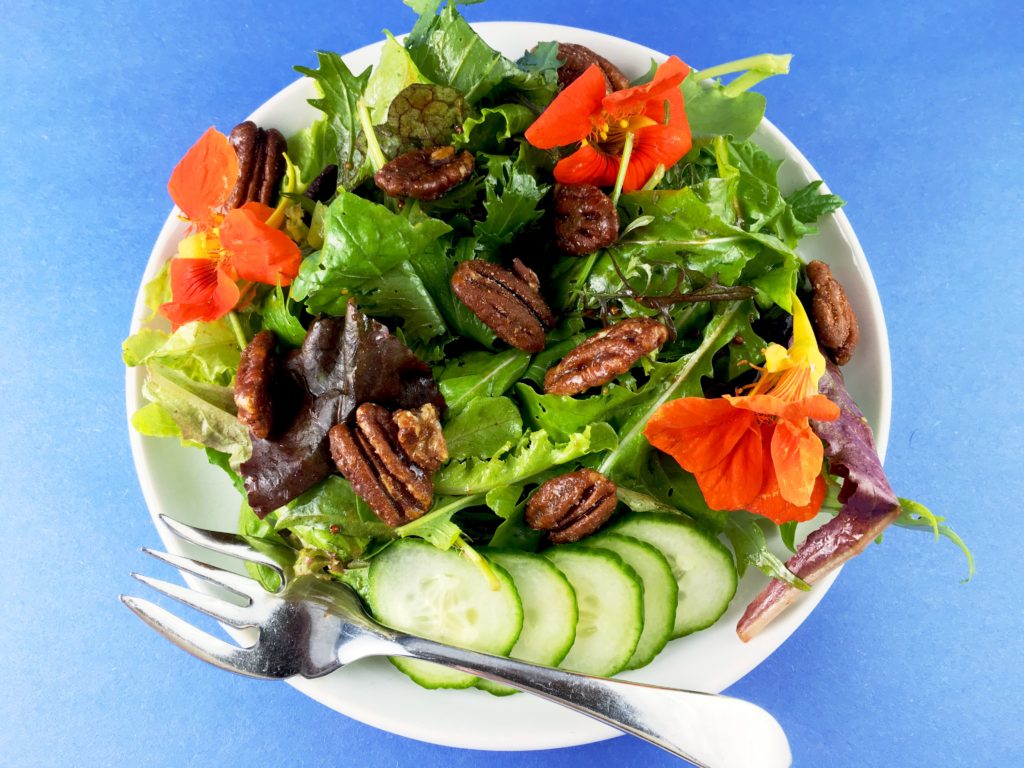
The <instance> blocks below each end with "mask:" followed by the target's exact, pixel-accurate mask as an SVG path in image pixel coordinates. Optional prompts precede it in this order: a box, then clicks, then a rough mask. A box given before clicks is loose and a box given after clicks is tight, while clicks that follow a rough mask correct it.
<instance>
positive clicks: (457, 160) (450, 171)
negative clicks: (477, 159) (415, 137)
mask: <svg viewBox="0 0 1024 768" xmlns="http://www.w3.org/2000/svg"><path fill="white" fill-rule="evenodd" d="M471 173H473V155H472V153H470V152H466V151H462V152H459V153H458V154H456V152H455V147H434V148H433V149H426V148H424V149H414V150H412V151H411V152H406V153H405V154H404V155H399V156H398V157H396V158H395V159H394V160H392V161H391V162H389V163H387V164H386V165H385V166H384V167H383V168H381V169H380V170H379V171H377V173H375V174H374V175H373V180H374V181H376V182H377V186H378V187H380V188H381V189H383V190H384V191H385V192H387V193H388V194H389V195H391V196H392V197H413V198H416V199H417V200H437V199H438V198H439V197H441V196H442V195H444V194H445V193H446V192H447V191H448V190H449V189H452V188H453V187H457V186H458V185H459V184H461V183H462V182H464V181H465V180H466V179H468V178H469V176H470V174H471Z"/></svg>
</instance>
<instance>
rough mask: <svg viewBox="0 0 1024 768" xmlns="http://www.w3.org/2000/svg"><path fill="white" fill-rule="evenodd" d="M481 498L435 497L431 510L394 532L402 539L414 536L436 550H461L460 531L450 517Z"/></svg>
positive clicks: (474, 496)
mask: <svg viewBox="0 0 1024 768" xmlns="http://www.w3.org/2000/svg"><path fill="white" fill-rule="evenodd" d="M482 498H483V497H482V496H481V495H479V494H476V495H470V496H463V497H461V498H454V499H453V498H445V497H443V496H438V497H435V499H434V506H433V509H431V510H430V511H429V512H427V514H425V515H424V516H423V517H420V518H418V519H416V520H413V521H412V522H411V523H406V524H405V525H400V526H398V527H397V528H395V529H394V532H395V534H396V535H398V536H399V537H400V538H403V539H404V538H407V537H409V536H415V537H416V538H418V539H423V540H424V541H429V542H430V543H431V544H433V545H434V546H435V547H437V548H438V549H451V548H452V547H456V546H458V547H459V548H460V549H462V548H464V547H465V543H464V542H463V541H462V530H461V529H460V528H459V526H457V525H456V524H455V523H453V522H452V515H454V514H455V513H456V512H458V511H459V510H460V509H465V508H466V507H472V506H474V505H476V504H479V503H480V501H481V499H482ZM460 545H461V546H460Z"/></svg>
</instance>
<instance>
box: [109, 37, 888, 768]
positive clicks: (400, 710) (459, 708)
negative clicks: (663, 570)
mask: <svg viewBox="0 0 1024 768" xmlns="http://www.w3.org/2000/svg"><path fill="white" fill-rule="evenodd" d="M475 26H476V29H477V30H478V31H479V32H480V34H481V35H482V36H483V37H484V38H485V39H486V40H487V42H489V43H490V44H491V45H492V46H494V47H495V48H497V49H498V50H500V51H502V52H503V53H504V54H506V55H507V56H510V57H512V58H516V57H518V56H519V55H520V54H521V53H522V52H523V51H524V50H525V49H527V48H529V47H531V46H533V45H534V44H535V43H536V42H537V41H539V40H562V41H568V42H576V43H582V44H583V45H587V46H590V47H591V48H593V49H595V50H597V51H599V52H600V53H601V54H603V55H604V56H606V57H608V58H609V59H611V60H612V61H614V62H616V63H617V64H618V65H619V66H620V67H622V69H623V70H624V71H625V72H626V73H627V74H628V75H630V76H635V75H638V74H640V73H641V72H643V71H646V69H647V67H648V64H649V62H650V60H651V59H652V58H654V59H657V60H662V59H664V58H665V56H664V55H663V54H660V53H658V52H656V51H653V50H651V49H649V48H646V47H644V46H642V45H637V44H635V43H631V42H628V41H626V40H621V39H619V38H615V37H611V36H608V35H604V34H599V33H596V32H591V31H587V30H582V29H575V28H572V27H561V26H556V25H550V24H530V23H523V22H490V23H483V24H478V25H475ZM379 47H380V45H379V44H374V45H370V46H366V47H364V48H361V49H359V50H357V51H354V52H353V53H350V54H348V55H347V56H345V61H346V62H347V63H348V65H349V67H351V68H352V69H353V70H355V71H361V70H363V69H364V68H365V67H367V66H369V65H372V64H376V61H377V57H378V52H379ZM313 95H314V87H313V83H312V81H310V80H308V79H302V80H299V81H296V82H295V83H293V84H291V85H290V86H288V87H287V88H285V89H284V90H282V91H281V92H279V93H278V94H277V95H275V96H274V97H273V98H271V99H270V100H269V101H267V102H266V103H265V104H264V105H263V106H261V107H260V108H259V109H257V110H256V111H255V112H253V113H252V115H251V119H253V120H255V121H256V122H257V123H259V124H261V125H266V126H276V127H277V128H279V129H281V130H282V131H283V132H284V133H285V134H286V135H290V134H292V133H294V132H296V131H298V130H300V129H302V128H303V127H305V126H306V125H307V124H309V123H310V122H311V121H313V120H314V119H316V117H317V116H318V115H319V114H320V113H319V112H318V111H317V110H315V109H314V108H312V107H310V106H309V105H308V104H307V103H306V99H307V98H309V97H311V96H313ZM221 127H222V128H223V127H224V126H221ZM755 139H756V141H757V142H758V144H760V145H761V146H762V147H763V148H764V149H765V150H767V151H768V152H769V153H771V154H772V155H774V156H775V157H781V158H784V159H785V160H786V162H785V164H784V165H783V168H782V171H781V183H782V186H783V189H784V191H788V190H790V189H794V188H796V187H798V186H800V185H802V184H805V183H807V182H808V181H811V180H813V179H817V178H819V177H818V174H817V173H816V172H815V171H814V169H813V168H812V167H811V165H810V164H809V163H808V162H807V160H806V159H805V158H804V156H803V155H802V154H800V152H799V150H797V149H796V147H794V146H793V145H792V144H791V143H790V142H789V140H787V139H786V137H785V136H783V135H782V133H781V132H779V130H778V129H777V128H775V127H774V126H773V125H771V124H770V123H769V122H768V121H767V120H766V121H764V123H763V124H762V125H761V127H760V129H759V130H758V132H757V134H756V136H755ZM819 227H820V232H819V234H817V235H815V236H812V237H808V238H806V239H805V240H804V241H803V242H802V243H801V246H800V249H799V250H800V253H801V256H802V257H803V258H804V259H806V260H808V261H809V260H811V259H821V260H822V261H825V262H828V263H829V264H830V265H831V266H832V269H833V271H834V272H835V274H836V276H837V277H838V278H839V280H840V282H842V284H843V285H844V286H845V287H846V290H847V293H848V294H849V296H850V299H851V301H852V302H853V305H854V307H855V309H856V311H857V313H858V316H859V318H860V322H861V340H860V345H859V346H858V349H857V355H856V358H855V360H854V362H853V363H852V364H851V365H850V366H848V368H847V369H846V378H847V384H848V386H849V389H850V391H851V392H852V393H853V395H854V397H855V398H856V399H857V401H858V402H859V403H860V405H861V408H862V409H863V411H864V413H865V415H866V416H867V418H868V420H869V421H870V423H871V424H872V426H873V427H874V430H875V436H876V439H877V442H878V446H879V450H880V452H882V454H883V456H884V451H885V446H886V443H887V441H888V433H889V419H890V406H891V371H890V364H889V344H888V338H887V336H886V330H885V323H884V320H883V317H882V308H881V304H880V302H879V298H878V293H877V291H876V289H875V284H874V280H873V279H872V276H871V271H870V269H869V268H868V264H867V261H866V259H865V257H864V253H863V251H862V250H861V247H860V244H859V243H858V242H857V237H856V235H855V234H854V232H853V230H852V228H851V227H850V224H849V222H848V221H847V219H846V216H845V215H844V214H843V212H842V211H839V212H837V213H836V214H834V215H832V216H830V217H828V218H827V219H826V220H824V221H822V222H820V224H819ZM183 233H184V227H183V225H182V224H181V222H180V221H178V220H177V218H176V217H175V216H174V215H173V213H172V215H170V216H169V217H168V219H167V221H166V223H165V224H164V227H163V229H162V231H161V232H160V236H159V237H158V238H157V241H156V244H155V245H154V247H153V252H152V254H151V256H150V259H149V263H148V265H147V267H146V272H145V275H144V276H143V279H142V283H143V284H145V283H146V282H147V281H149V280H150V279H152V278H153V277H154V276H155V275H156V273H157V272H158V271H159V269H160V267H161V265H162V264H163V263H164V262H165V261H166V260H167V259H168V258H170V257H171V256H172V255H173V254H174V252H175V246H176V243H177V241H178V240H179V239H180V238H181V236H182V235H183ZM145 315H146V310H145V307H144V305H143V301H142V293H141V289H140V293H139V297H138V300H137V302H136V306H135V313H134V317H133V319H132V325H131V330H132V332H134V331H136V330H137V329H138V328H139V327H140V325H141V324H142V321H143V318H144V317H145ZM142 379H143V374H142V371H140V370H137V369H129V371H128V374H127V408H128V413H129V416H130V415H131V414H132V413H134V411H135V410H136V409H137V408H139V407H140V406H141V405H143V403H144V401H143V399H142V397H141V392H140V388H141V385H142ZM129 433H130V440H131V448H132V455H133V457H134V460H135V465H136V468H137V471H138V475H139V482H140V483H141V485H142V491H143V495H144V496H145V499H146V503H147V505H148V506H149V510H150V514H151V515H153V516H154V520H155V516H156V515H157V514H158V513H161V512H162V513H165V514H168V515H170V516H171V517H173V518H176V519H178V520H181V521H183V522H186V523H193V524H197V525H202V526H204V527H208V528H215V529H222V530H234V529H235V522H236V520H237V513H238V507H239V500H238V496H237V494H236V492H235V491H234V489H233V488H232V487H231V485H230V483H229V482H228V480H227V479H226V477H225V476H224V474H223V473H222V472H221V471H220V470H219V469H216V468H214V467H211V466H210V465H208V464H207V462H206V460H205V457H204V456H203V454H202V453H201V452H200V451H196V450H191V449H185V448H182V447H180V446H179V445H178V443H177V442H176V441H174V440H156V439H151V438H143V437H141V436H139V435H138V434H137V433H135V432H134V430H131V429H130V428H129ZM158 529H159V526H158ZM160 534H161V536H162V538H163V539H164V543H165V544H166V545H167V546H168V547H169V548H170V549H171V550H172V551H177V552H184V553H186V554H188V550H187V548H184V547H182V546H181V545H179V544H178V543H177V542H176V541H174V540H171V539H170V538H169V536H168V534H166V532H165V531H163V530H160ZM776 546H777V548H778V553H779V554H780V555H782V556H783V557H784V556H785V551H784V550H783V549H782V547H781V545H779V544H778V542H776ZM207 558H208V555H207ZM222 562H223V561H222ZM834 578H835V576H834V575H833V576H832V577H831V578H829V579H826V580H825V582H823V583H821V584H819V585H818V586H817V587H815V589H814V591H813V593H812V594H810V595H808V596H807V597H805V598H803V599H801V600H800V601H798V603H797V604H796V605H795V606H793V607H792V608H790V609H789V610H788V611H787V612H786V613H784V614H783V615H782V616H781V617H780V618H779V619H778V620H776V621H775V623H774V624H772V625H771V626H770V627H769V628H768V629H767V630H766V631H765V632H764V633H762V634H761V635H760V636H759V637H757V638H755V639H754V640H753V641H752V642H750V643H749V644H746V645H745V644H743V643H741V642H740V641H739V640H738V639H737V637H736V634H735V632H734V627H735V624H736V621H737V619H738V618H739V617H740V615H741V614H742V612H743V609H744V607H745V606H746V604H747V603H748V602H749V600H750V599H751V598H752V597H753V596H754V595H755V594H757V592H758V591H759V590H760V589H761V587H762V586H763V585H764V583H765V577H764V576H763V575H762V574H761V573H760V572H759V571H757V570H754V569H749V570H748V572H747V574H746V576H745V577H744V578H743V580H742V581H741V583H740V586H739V591H738V592H737V594H736V597H735V599H734V600H733V602H732V605H731V607H730V609H729V611H728V613H727V614H726V615H725V616H724V617H723V618H722V619H721V620H720V621H719V622H718V624H716V625H715V626H714V627H712V628H710V629H708V630H705V631H703V632H699V633H697V634H696V635H692V636H690V637H686V638H683V639H680V640H675V641H673V642H672V643H670V644H669V646H668V647H667V648H666V649H665V651H664V652H662V654H661V655H660V656H659V657H658V658H657V659H655V661H654V662H653V663H652V664H651V665H650V666H648V667H646V668H644V669H642V670H638V671H636V672H631V673H629V674H628V675H624V676H625V677H628V678H629V679H633V680H639V681H643V682H648V683H657V684H662V685H670V686H677V687H682V688H691V689H697V690H705V691H721V690H723V689H725V688H727V687H728V686H730V685H732V684H733V683H734V682H736V681H737V680H738V679H740V678H741V677H743V676H744V675H745V674H747V673H748V672H749V671H750V670H752V669H753V668H754V667H756V666H757V665H758V664H760V663H761V662H762V661H763V660H764V659H765V658H766V657H767V656H768V655H770V654H771V653H772V652H773V651H774V650H775V649H776V648H777V647H778V646H779V645H780V644H781V643H782V642H783V641H784V640H785V639H786V638H787V637H789V635H790V634H792V633H793V631H794V630H795V629H796V628H797V627H798V626H800V624H801V623H802V622H803V621H804V619H805V618H806V617H807V615H808V614H809V613H810V612H811V610H813V608H814V606H815V605H817V603H818V602H819V601H820V600H821V599H822V597H824V595H825V593H826V592H827V591H828V588H829V586H830V585H831V583H832V581H833V579H834ZM193 586H197V585H193ZM289 682H290V684H291V685H294V686H295V687H296V688H297V689H299V690H300V691H302V692H303V693H305V694H306V695H308V696H310V697H311V698H313V699H315V700H317V701H319V702H321V703H323V704H325V705H326V706H328V707H331V708H332V709H335V710H337V711H338V712H341V713H343V714H345V715H348V716H349V717H353V718H356V719H357V720H361V721H362V722H364V723H368V724H370V725H373V726H376V727H378V728H382V729H384V730H387V731H391V732H393V733H397V734H401V735H403V736H408V737H411V738H414V739H419V740H422V741H428V742H433V743H436V744H444V745H450V746H456V747H466V748H475V749H491V750H526V749H543V748H551V747H564V746H571V745H575V744H584V743H588V742H593V741H598V740H601V739H606V738H609V737H611V736H615V735H617V733H618V732H617V731H614V730H612V729H610V728H608V727H607V726H604V725H601V724H599V723H597V722H595V721H592V720H589V719H588V718H586V717H583V716H581V715H577V714H575V713H572V712H569V711H568V710H564V709H562V708H560V707H558V706H556V705H554V704H551V703H548V702H544V701H540V700H538V699H534V698H532V697H530V696H526V695H519V696H512V697H506V698H496V697H493V696H491V695H489V694H487V693H484V692H482V691H477V690H465V691H427V690H424V689H422V688H419V687H418V686H416V685H414V684H413V683H411V682H410V681H409V680H407V679H406V678H405V677H403V676H402V675H401V674H400V673H399V672H397V671H396V670H395V669H394V668H392V667H391V666H390V664H388V663H387V662H386V661H384V660H379V659H378V660H368V661H363V662H359V663H356V664H354V665H352V666H349V667H346V668H344V669H341V670H338V671H337V672H335V673H334V674H332V675H329V676H328V677H326V678H322V679H319V680H303V679H296V680H294V681H289ZM254 684H258V683H254ZM765 703H767V704H768V706H769V708H770V702H765Z"/></svg>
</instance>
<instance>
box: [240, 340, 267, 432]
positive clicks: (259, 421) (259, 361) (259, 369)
mask: <svg viewBox="0 0 1024 768" xmlns="http://www.w3.org/2000/svg"><path fill="white" fill-rule="evenodd" d="M276 341H277V340H276V339H275V338H274V334H273V332H272V331H260V332H259V333H257V334H256V335H255V336H253V337H252V341H250V342H249V343H248V345H247V346H246V347H245V349H244V350H243V351H242V357H241V359H240V360H239V361H238V375H237V376H235V408H237V409H238V421H239V422H241V424H242V426H244V427H248V428H249V431H250V432H252V435H253V437H258V438H264V437H266V436H267V435H269V434H270V430H271V428H272V427H273V426H274V420H273V416H274V409H273V403H272V399H271V395H270V392H271V383H272V380H273V375H274V368H275V358H274V344H275V343H276Z"/></svg>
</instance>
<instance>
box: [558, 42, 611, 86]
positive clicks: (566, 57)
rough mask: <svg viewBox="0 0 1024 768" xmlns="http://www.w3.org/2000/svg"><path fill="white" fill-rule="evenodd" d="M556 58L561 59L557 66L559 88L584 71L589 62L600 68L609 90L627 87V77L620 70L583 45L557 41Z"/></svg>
mask: <svg viewBox="0 0 1024 768" xmlns="http://www.w3.org/2000/svg"><path fill="white" fill-rule="evenodd" d="M558 58H559V59H560V60H561V61H562V65H561V66H560V67H559V68H558V87H559V88H561V89H564V88H565V87H566V86H567V85H569V84H570V83H571V82H572V81H574V80H575V79H576V78H577V77H579V76H580V75H582V74H583V73H584V72H586V71H587V69H588V68H589V67H590V65H591V64H597V66H598V68H599V69H600V70H601V74H603V75H604V79H605V82H607V83H608V91H609V92H611V91H621V90H622V89H623V88H628V87H629V78H628V77H626V76H625V75H624V74H622V70H620V69H619V68H618V67H616V66H615V65H614V64H612V63H611V62H610V61H608V59H606V58H605V57H604V56H601V55H600V54H599V53H597V52H596V51H592V50H591V49H590V48H587V46H585V45H578V44H576V43H559V44H558Z"/></svg>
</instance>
